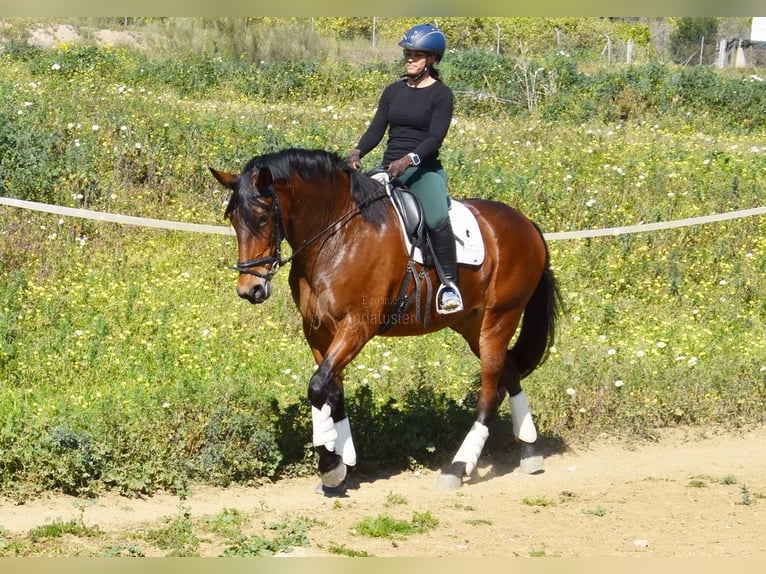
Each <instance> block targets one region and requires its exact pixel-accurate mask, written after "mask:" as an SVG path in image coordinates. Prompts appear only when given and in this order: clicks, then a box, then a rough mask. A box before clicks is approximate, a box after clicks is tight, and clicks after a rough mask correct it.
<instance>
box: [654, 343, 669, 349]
mask: <svg viewBox="0 0 766 574" xmlns="http://www.w3.org/2000/svg"><path fill="white" fill-rule="evenodd" d="M667 346H668V344H667V343H666V342H665V341H657V348H658V349H664V348H665V347H667Z"/></svg>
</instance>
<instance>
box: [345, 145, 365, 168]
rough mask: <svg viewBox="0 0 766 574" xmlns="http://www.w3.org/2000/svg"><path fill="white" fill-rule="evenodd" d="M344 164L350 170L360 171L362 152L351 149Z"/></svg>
mask: <svg viewBox="0 0 766 574" xmlns="http://www.w3.org/2000/svg"><path fill="white" fill-rule="evenodd" d="M346 164H347V165H348V167H350V168H351V169H360V168H361V167H362V152H360V151H359V150H358V149H352V150H351V153H350V154H348V158H346Z"/></svg>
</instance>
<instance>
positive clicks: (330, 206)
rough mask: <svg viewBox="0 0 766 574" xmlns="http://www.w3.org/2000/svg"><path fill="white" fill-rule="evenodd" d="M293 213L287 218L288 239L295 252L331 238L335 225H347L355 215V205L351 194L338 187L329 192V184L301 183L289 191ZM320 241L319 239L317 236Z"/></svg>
mask: <svg viewBox="0 0 766 574" xmlns="http://www.w3.org/2000/svg"><path fill="white" fill-rule="evenodd" d="M285 189H286V190H289V192H286V193H285V198H286V200H287V201H284V200H283V203H285V204H287V205H288V206H289V207H288V209H289V212H288V213H284V214H283V221H284V224H285V229H284V231H285V239H287V242H288V243H289V244H290V247H292V248H293V250H295V249H297V248H300V247H301V246H302V245H304V244H306V243H307V242H312V246H315V245H321V244H322V243H324V242H323V241H322V238H321V235H320V234H324V235H329V234H330V229H331V228H332V227H333V225H334V224H336V223H338V224H340V223H341V222H343V221H344V219H345V216H346V215H348V214H349V213H351V212H353V210H354V206H353V202H352V200H351V198H350V196H349V193H348V191H347V190H344V189H342V188H341V187H336V188H335V189H334V190H330V191H329V192H328V188H327V184H324V185H321V184H316V183H313V182H305V181H301V182H300V183H297V184H296V183H293V184H290V185H288V186H286V188H285ZM318 235H320V237H319V238H318V239H317V236H318Z"/></svg>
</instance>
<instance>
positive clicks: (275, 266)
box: [229, 186, 295, 281]
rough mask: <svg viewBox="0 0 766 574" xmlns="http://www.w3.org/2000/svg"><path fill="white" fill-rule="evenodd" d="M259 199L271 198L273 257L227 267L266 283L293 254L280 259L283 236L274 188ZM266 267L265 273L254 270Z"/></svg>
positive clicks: (268, 189)
mask: <svg viewBox="0 0 766 574" xmlns="http://www.w3.org/2000/svg"><path fill="white" fill-rule="evenodd" d="M261 197H270V198H272V202H271V215H272V217H271V222H272V227H273V229H272V231H271V249H270V251H271V253H273V255H268V256H266V257H258V258H256V259H250V260H248V261H237V264H236V265H232V266H229V269H234V270H235V271H239V272H240V273H245V274H247V275H255V276H256V277H259V278H261V279H264V280H266V281H271V278H272V277H274V275H275V274H276V272H277V271H278V270H279V268H280V267H281V266H282V265H284V264H285V263H288V262H289V261H290V260H291V259H292V258H293V257H294V256H295V254H294V253H293V255H292V256H290V257H288V258H287V259H282V240H283V239H284V238H285V234H284V230H283V226H282V216H281V211H280V209H279V198H278V197H277V194H276V192H275V191H274V188H273V187H271V186H269V187H268V188H267V189H266V191H264V192H262V193H260V194H259V199H260V198H261ZM261 205H263V204H261ZM266 265H268V271H266V272H265V273H264V272H262V271H256V270H255V268H256V267H263V266H266Z"/></svg>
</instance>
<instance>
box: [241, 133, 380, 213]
mask: <svg viewBox="0 0 766 574" xmlns="http://www.w3.org/2000/svg"><path fill="white" fill-rule="evenodd" d="M266 167H267V168H269V170H270V171H271V175H272V177H273V178H274V180H275V181H278V180H283V179H287V178H289V177H291V176H298V177H300V178H301V179H304V180H307V181H327V182H331V183H332V182H336V181H337V180H338V179H339V177H340V175H341V174H342V173H346V174H347V175H348V176H349V178H350V180H351V197H352V199H353V200H354V202H355V203H356V205H357V206H358V207H359V208H360V210H361V212H362V217H363V218H364V219H365V221H369V222H371V223H373V224H375V225H376V226H380V225H381V224H382V223H383V222H384V221H385V218H386V214H387V211H386V204H385V202H384V201H381V200H382V199H384V198H385V197H386V193H385V191H384V189H383V186H382V185H381V184H380V183H379V182H377V181H375V180H374V179H372V178H370V177H367V176H366V175H364V174H363V173H361V172H360V171H358V170H355V169H351V168H350V167H348V165H347V163H346V160H345V158H342V157H341V156H340V155H338V154H337V153H335V152H330V151H326V150H321V149H303V148H287V149H283V150H281V151H278V152H274V153H268V154H264V155H260V156H256V157H254V158H252V159H251V160H250V161H248V162H247V163H246V164H245V167H244V168H243V170H242V171H243V172H250V171H251V170H253V169H258V170H260V169H263V168H266ZM336 191H337V192H339V193H342V192H343V190H336Z"/></svg>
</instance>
